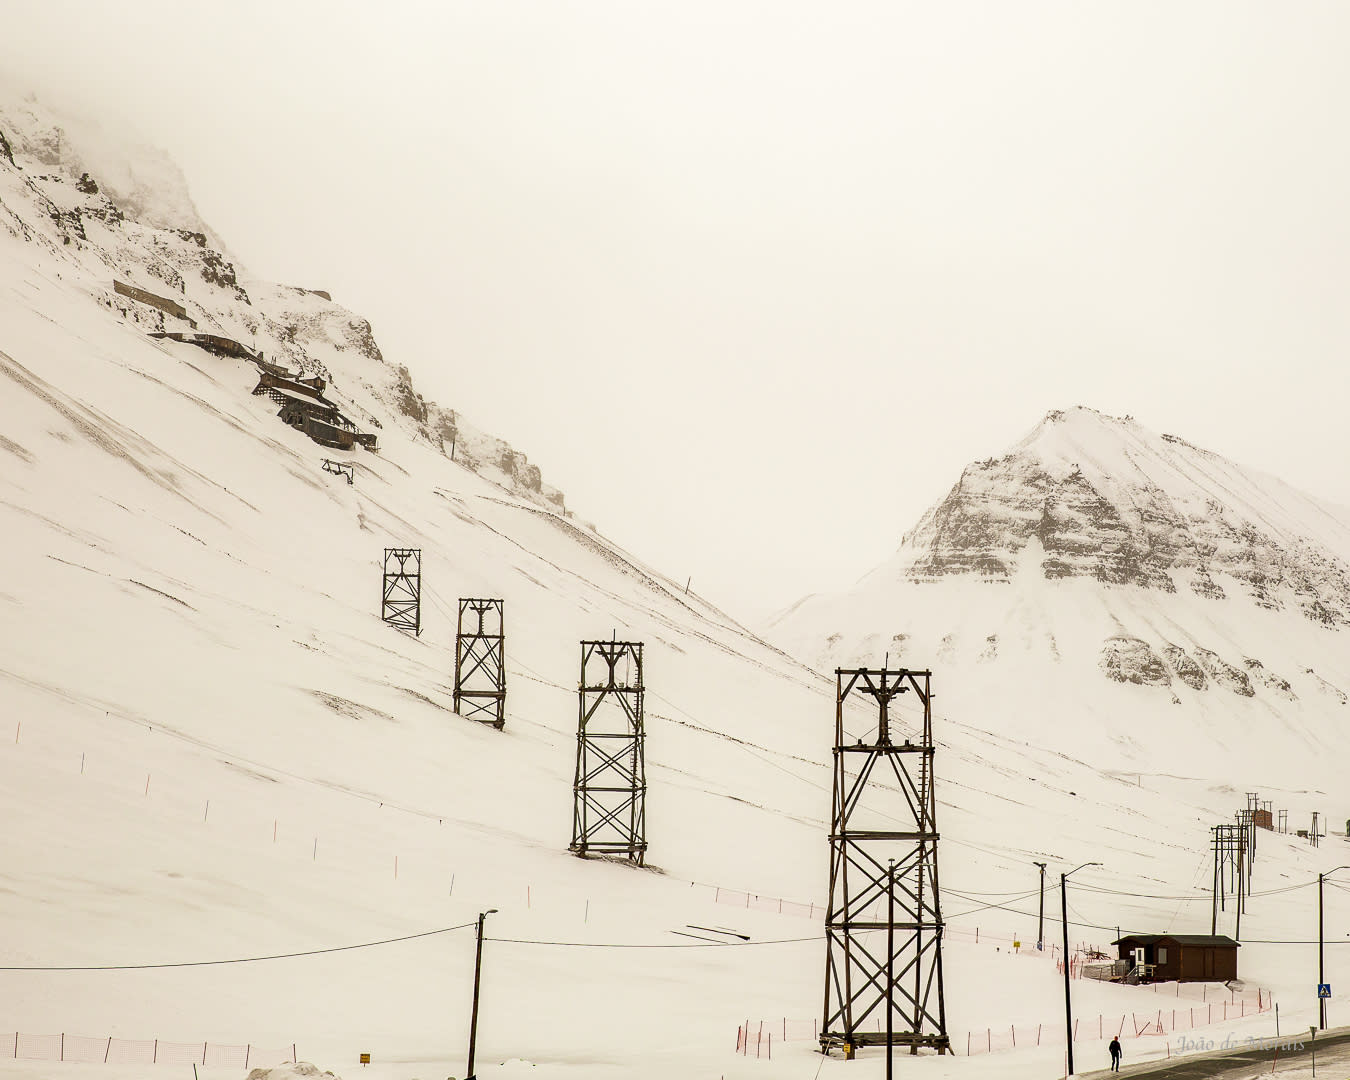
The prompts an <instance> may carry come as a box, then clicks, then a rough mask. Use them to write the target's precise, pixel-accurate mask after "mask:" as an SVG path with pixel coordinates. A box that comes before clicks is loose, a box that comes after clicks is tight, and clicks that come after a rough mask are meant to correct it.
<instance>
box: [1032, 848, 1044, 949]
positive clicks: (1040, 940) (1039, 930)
mask: <svg viewBox="0 0 1350 1080" xmlns="http://www.w3.org/2000/svg"><path fill="white" fill-rule="evenodd" d="M1032 865H1033V866H1039V867H1040V868H1041V911H1040V915H1039V916H1038V917H1037V919H1036V951H1037V952H1043V951H1044V950H1045V865H1046V864H1045V863H1043V862H1033V863H1032Z"/></svg>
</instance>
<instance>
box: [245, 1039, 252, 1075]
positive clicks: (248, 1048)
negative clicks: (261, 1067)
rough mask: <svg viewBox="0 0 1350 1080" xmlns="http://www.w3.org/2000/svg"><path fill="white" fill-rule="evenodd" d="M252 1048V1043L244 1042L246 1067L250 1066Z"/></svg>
mask: <svg viewBox="0 0 1350 1080" xmlns="http://www.w3.org/2000/svg"><path fill="white" fill-rule="evenodd" d="M252 1049H253V1047H252V1045H251V1044H249V1043H245V1044H244V1068H246V1069H247V1068H248V1055H249V1053H250V1052H251V1051H252Z"/></svg>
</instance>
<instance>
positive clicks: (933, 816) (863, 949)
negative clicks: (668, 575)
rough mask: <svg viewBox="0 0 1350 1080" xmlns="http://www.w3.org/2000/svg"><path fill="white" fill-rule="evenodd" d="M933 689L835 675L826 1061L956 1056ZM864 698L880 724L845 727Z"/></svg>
mask: <svg viewBox="0 0 1350 1080" xmlns="http://www.w3.org/2000/svg"><path fill="white" fill-rule="evenodd" d="M931 682H932V672H929V671H910V670H908V669H904V668H900V669H894V670H891V669H888V668H881V669H868V668H859V669H856V670H844V669H837V670H836V671H835V687H836V693H835V725H834V798H833V811H832V814H831V817H830V896H829V907H828V909H827V911H826V916H825V938H826V954H825V1006H824V1012H823V1015H822V1021H821V1025H820V1044H821V1049H822V1050H823V1051H826V1052H828V1051H829V1049H830V1048H831V1047H834V1046H840V1047H842V1048H843V1050H844V1054H845V1057H849V1058H851V1057H852V1056H853V1054H854V1051H855V1050H856V1048H857V1047H859V1046H868V1045H884V1046H887V1047H889V1048H894V1047H895V1046H908V1047H909V1048H910V1053H911V1054H917V1053H918V1052H919V1047H921V1046H926V1047H931V1048H933V1049H936V1050H937V1051H938V1053H939V1054H945V1053H947V1052H948V1051H950V1049H951V1041H950V1039H949V1038H948V1035H947V1008H946V1000H945V998H944V996H943V986H942V932H943V922H942V910H941V902H940V899H939V893H938V863H937V844H938V831H937V813H936V810H937V802H936V799H935V797H934V793H933V754H934V747H933V714H932V690H931ZM905 694H910V695H912V696H911V697H910V698H909V699H908V700H909V701H910V702H912V703H913V706H914V707H915V708H916V709H917V710H918V715H917V716H916V717H914V718H913V722H912V725H910V727H911V730H910V731H909V732H908V733H905V734H904V735H903V737H900V734H901V733H899V732H896V731H895V730H893V727H894V725H895V723H896V720H897V718H896V717H894V716H892V712H891V705H892V702H893V701H894V699H896V698H900V697H902V696H903V695H905ZM863 698H870V699H871V701H870V704H872V705H874V706H875V708H876V716H875V720H874V721H871V720H868V721H864V720H863V719H862V718H861V717H859V716H858V715H857V714H856V713H851V714H850V715H849V716H848V718H847V719H846V718H845V711H846V708H847V707H848V706H849V704H850V699H852V700H854V701H857V700H859V699H863ZM896 704H899V703H898V702H897V703H896ZM846 729H848V730H846ZM859 729H863V731H864V733H863V734H858V732H859ZM883 785H884V786H883ZM895 788H899V797H897V796H896V794H895V790H894V789H895ZM879 1028H880V1030H878V1029H879Z"/></svg>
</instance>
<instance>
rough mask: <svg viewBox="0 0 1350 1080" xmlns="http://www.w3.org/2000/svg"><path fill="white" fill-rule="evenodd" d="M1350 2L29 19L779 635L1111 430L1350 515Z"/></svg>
mask: <svg viewBox="0 0 1350 1080" xmlns="http://www.w3.org/2000/svg"><path fill="white" fill-rule="evenodd" d="M1347 55H1350V4H1346V3H1344V2H1342V0H1328V2H1321V3H1318V2H1302V0H1301V2H1299V3H1294V4H1290V3H1283V2H1274V0H1271V2H1265V3H1253V2H1250V0H1214V2H1191V3H1186V2H1182V0H1165V2H1148V0H1127V2H1116V3H1110V2H1093V3H1084V2H1082V0H1063V2H1044V0H1035V2H1032V0H1026V2H1020V0H1019V2H1008V0H991V2H988V3H960V2H955V3H952V2H936V0H928V2H925V3H906V2H902V0H885V2H874V3H873V2H856V3H836V2H831V3H823V2H821V3H814V4H812V3H804V2H799V0H764V2H757V3H751V2H735V0H707V2H704V0H684V2H680V3H643V2H640V0H614V2H603V3H602V2H590V3H587V2H577V3H563V2H559V0H521V2H511V0H481V2H478V3H457V2H447V0H437V2H435V3H431V2H426V3H423V2H412V0H385V2H382V3H374V2H371V0H362V2H351V0H325V2H322V3H320V2H317V0H230V2H229V3H220V2H217V3H212V4H205V3H200V2H198V0H130V2H128V3H126V4H110V3H106V2H104V0H21V2H17V3H12V4H10V5H7V7H6V12H5V15H4V19H3V33H0V65H3V69H4V72H5V73H6V74H7V75H9V76H10V77H11V79H14V80H17V81H20V82H23V83H25V84H28V85H32V86H33V87H34V88H35V89H36V90H37V92H38V94H39V96H40V97H41V96H43V95H44V94H45V95H46V96H48V97H49V98H51V99H52V100H53V101H54V102H55V103H57V104H62V103H66V104H70V105H74V106H76V107H78V108H80V109H81V110H82V111H83V112H86V113H91V112H92V113H94V114H102V115H104V116H106V117H107V118H108V119H109V120H110V121H115V122H117V123H119V124H122V123H125V122H126V120H127V118H130V119H131V121H132V122H133V123H134V125H135V126H136V127H137V128H138V129H139V131H140V132H142V133H143V134H144V135H145V136H146V137H148V138H149V139H150V140H151V141H153V142H155V143H157V144H158V145H160V146H163V147H164V148H165V149H166V150H168V151H169V153H170V154H171V155H172V156H173V157H174V158H175V160H177V161H178V163H179V164H180V165H181V166H182V168H183V169H184V171H185V172H186V174H187V177H188V180H189V183H190V185H191V187H192V190H193V193H194V196H195V198H196V201H197V205H198V207H199V208H200V210H201V212H202V214H203V216H204V217H205V218H206V219H207V221H209V222H210V223H211V225H212V226H213V227H214V228H215V229H216V230H217V231H218V232H219V233H220V234H221V235H222V237H223V238H224V240H225V242H226V243H227V244H228V245H229V246H230V247H231V249H232V250H233V252H234V254H235V255H236V256H237V257H238V258H239V259H240V260H241V262H243V263H244V264H245V265H246V266H247V267H248V268H249V269H250V271H251V272H253V273H254V274H256V275H257V276H259V277H264V278H269V279H276V280H281V281H286V282H289V283H293V284H301V285H305V286H308V287H312V288H326V289H329V290H331V291H332V293H333V295H334V298H335V299H336V300H338V301H340V302H342V303H344V304H345V305H347V306H348V307H350V308H352V309H353V310H354V311H356V312H358V313H360V314H362V315H364V316H365V317H367V318H369V319H370V320H371V322H372V323H373V324H374V328H375V334H376V337H377V339H378V340H379V342H380V344H381V346H382V347H383V348H384V350H385V354H386V356H387V357H388V358H389V359H390V360H392V361H394V362H397V363H404V364H407V366H408V367H409V368H410V369H411V370H412V372H413V376H414V380H415V382H416V384H417V386H418V388H419V389H420V390H421V392H422V393H423V395H424V396H426V397H428V398H431V399H434V400H437V401H440V402H441V403H442V404H446V405H449V406H451V407H454V408H457V409H459V410H461V411H462V412H463V413H464V414H465V415H466V416H467V417H468V418H469V419H470V420H471V421H472V422H474V423H476V424H477V425H478V426H480V427H482V428H484V429H486V430H488V431H491V432H492V433H494V434H497V435H500V436H502V437H503V438H506V439H508V440H509V441H511V442H512V443H513V444H514V445H515V446H516V447H517V448H518V449H520V450H523V451H524V452H526V453H527V454H528V455H529V456H530V458H531V460H532V461H534V462H536V463H537V464H539V465H540V466H541V467H542V468H543V470H544V475H545V478H546V480H548V481H549V482H550V483H553V484H555V485H556V486H558V487H561V488H562V489H563V490H564V491H565V492H566V493H567V497H568V505H569V506H570V507H572V508H573V509H575V510H576V512H577V513H578V514H579V515H580V516H582V517H585V518H587V519H589V520H592V521H594V522H595V523H596V524H597V525H598V526H599V528H600V529H601V531H602V532H605V533H606V534H608V535H610V536H612V537H614V538H615V539H617V540H619V541H620V542H622V543H624V544H626V545H627V546H629V547H630V548H631V549H632V550H634V552H635V553H637V554H638V555H640V556H642V557H643V558H646V559H647V560H649V561H651V562H653V563H655V564H656V565H657V566H658V567H659V568H661V569H663V570H665V571H667V572H668V573H669V574H671V575H672V576H674V577H676V578H679V579H681V580H683V578H684V577H686V576H688V575H692V576H693V579H694V588H695V590H696V591H701V592H702V593H703V594H704V595H706V596H708V597H710V598H712V599H713V600H716V601H720V602H722V603H724V604H725V605H726V606H728V607H729V608H730V609H731V610H732V611H733V612H734V613H737V614H740V615H742V617H745V618H750V619H753V618H755V617H757V616H761V615H763V614H765V613H767V612H769V611H771V610H773V609H776V608H778V607H781V606H786V605H787V604H789V603H791V602H792V601H793V600H795V599H797V598H798V597H799V596H800V595H802V594H803V593H805V592H808V591H819V590H826V589H835V588H841V587H844V586H846V585H848V584H850V583H852V582H853V581H854V580H855V579H856V578H857V577H859V576H860V575H861V574H862V573H863V572H865V571H866V570H867V569H869V568H870V567H871V566H872V565H874V564H875V563H877V562H879V561H881V560H882V559H884V558H885V557H886V556H888V555H889V554H890V553H891V552H892V551H893V550H894V548H895V547H896V545H897V544H898V542H899V539H900V535H901V534H902V532H904V531H905V530H906V529H908V528H909V527H910V526H911V525H913V524H914V523H915V522H916V521H917V519H918V518H919V516H920V515H921V514H922V513H923V511H924V510H925V509H926V508H927V507H928V506H929V505H930V504H931V503H933V502H934V501H936V500H937V499H938V498H940V497H941V496H942V495H943V494H945V492H946V491H947V490H948V489H949V488H950V487H951V485H952V484H953V483H954V482H955V481H956V479H957V478H958V476H959V474H960V470H961V469H962V467H963V466H964V465H965V464H966V463H967V462H969V461H971V460H974V459H976V458H981V457H986V456H989V455H991V454H999V453H1001V452H1003V451H1004V450H1005V449H1006V448H1007V446H1008V445H1009V444H1010V443H1012V442H1013V441H1015V440H1016V439H1017V438H1019V437H1020V436H1021V435H1023V434H1024V433H1025V432H1026V431H1028V430H1029V429H1030V428H1031V427H1033V426H1034V425H1035V424H1036V423H1037V421H1038V420H1039V419H1040V418H1041V417H1042V416H1043V415H1044V414H1045V413H1046V412H1047V411H1049V410H1050V409H1054V408H1064V407H1068V406H1071V405H1079V404H1081V405H1090V406H1092V407H1094V408H1097V409H1100V410H1102V411H1103V412H1107V413H1111V414H1114V415H1124V414H1127V413H1128V414H1131V415H1133V416H1134V417H1135V419H1136V420H1138V421H1139V422H1140V423H1142V424H1144V425H1145V426H1147V427H1150V428H1153V429H1154V430H1158V431H1166V432H1173V433H1176V434H1179V435H1181V436H1183V437H1185V438H1186V439H1188V440H1189V441H1191V442H1194V443H1197V444H1198V445H1201V446H1204V447H1206V448H1208V449H1211V450H1214V451H1217V452H1219V453H1222V454H1224V455H1226V456H1228V457H1231V458H1233V459H1235V460H1237V461H1239V462H1242V463H1244V464H1248V465H1252V466H1255V467H1258V468H1262V469H1265V470H1267V471H1270V472H1273V473H1275V474H1277V475H1279V476H1281V477H1283V478H1284V479H1286V480H1288V481H1290V482H1292V483H1294V484H1296V485H1298V486H1301V487H1303V488H1304V489H1306V490H1308V491H1310V492H1312V493H1314V494H1317V495H1320V496H1323V497H1325V498H1329V499H1332V500H1335V501H1338V502H1342V503H1346V504H1350V476H1348V475H1347V471H1346V467H1345V466H1346V456H1347V455H1346V436H1345V415H1346V408H1347V397H1348V396H1350V395H1347V389H1350V378H1348V377H1347V375H1346V371H1345V367H1344V359H1345V356H1346V352H1347V349H1346V346H1347V343H1350V305H1348V304H1347V302H1346V296H1347V286H1350V273H1348V271H1350V265H1348V264H1350V235H1348V234H1350V212H1347V209H1346V202H1347V197H1348V196H1347V193H1348V192H1350V142H1348V140H1347V134H1346V133H1347V130H1350V123H1348V121H1350V115H1348V114H1350V108H1348V107H1347V103H1348V102H1350V64H1347V62H1346V56H1347Z"/></svg>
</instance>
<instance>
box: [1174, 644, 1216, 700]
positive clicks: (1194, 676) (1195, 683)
mask: <svg viewBox="0 0 1350 1080" xmlns="http://www.w3.org/2000/svg"><path fill="white" fill-rule="evenodd" d="M1163 655H1164V656H1165V657H1167V662H1168V663H1169V664H1171V665H1172V670H1173V671H1175V672H1176V673H1177V678H1178V679H1180V680H1181V681H1182V682H1183V683H1185V684H1186V685H1187V686H1189V687H1190V688H1191V689H1192V690H1207V689H1209V682H1208V680H1206V679H1205V669H1204V668H1202V667H1201V666H1200V665H1199V664H1198V663H1196V661H1195V660H1193V659H1192V658H1191V657H1190V656H1188V655H1187V654H1186V651H1185V650H1184V649H1182V648H1181V647H1180V646H1178V645H1167V646H1165V647H1164V648H1163Z"/></svg>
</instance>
